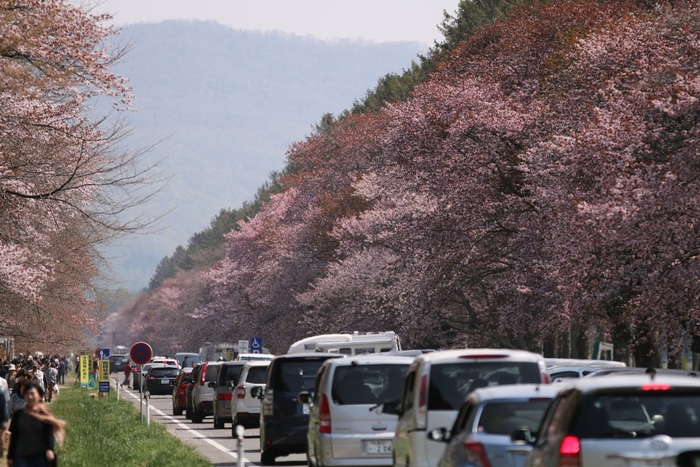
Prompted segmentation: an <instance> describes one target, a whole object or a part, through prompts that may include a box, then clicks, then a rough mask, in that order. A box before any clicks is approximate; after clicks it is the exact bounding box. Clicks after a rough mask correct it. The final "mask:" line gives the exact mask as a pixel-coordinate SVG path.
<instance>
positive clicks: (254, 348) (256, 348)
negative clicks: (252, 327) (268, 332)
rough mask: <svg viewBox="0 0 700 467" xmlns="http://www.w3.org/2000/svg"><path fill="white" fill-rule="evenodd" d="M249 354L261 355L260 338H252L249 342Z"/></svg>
mask: <svg viewBox="0 0 700 467" xmlns="http://www.w3.org/2000/svg"><path fill="white" fill-rule="evenodd" d="M250 353H263V346H262V337H253V338H252V339H251V340H250Z"/></svg>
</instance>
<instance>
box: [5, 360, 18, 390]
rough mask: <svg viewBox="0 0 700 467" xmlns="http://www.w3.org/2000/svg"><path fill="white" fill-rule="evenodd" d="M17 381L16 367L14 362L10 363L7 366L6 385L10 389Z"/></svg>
mask: <svg viewBox="0 0 700 467" xmlns="http://www.w3.org/2000/svg"><path fill="white" fill-rule="evenodd" d="M16 383H17V367H16V366H15V364H14V363H10V366H9V367H8V368H7V386H8V387H9V388H10V389H11V388H13V387H15V384H16Z"/></svg>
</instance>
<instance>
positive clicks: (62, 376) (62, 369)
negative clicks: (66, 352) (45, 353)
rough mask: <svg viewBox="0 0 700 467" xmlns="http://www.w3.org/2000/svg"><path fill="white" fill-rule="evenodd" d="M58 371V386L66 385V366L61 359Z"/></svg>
mask: <svg viewBox="0 0 700 467" xmlns="http://www.w3.org/2000/svg"><path fill="white" fill-rule="evenodd" d="M56 360H58V361H57V362H56V371H57V372H58V380H57V383H58V384H66V364H65V363H64V362H63V360H61V359H60V358H57V359H56Z"/></svg>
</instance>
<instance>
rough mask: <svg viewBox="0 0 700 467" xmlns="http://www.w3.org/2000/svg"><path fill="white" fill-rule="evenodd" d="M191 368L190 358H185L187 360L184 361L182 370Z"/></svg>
mask: <svg viewBox="0 0 700 467" xmlns="http://www.w3.org/2000/svg"><path fill="white" fill-rule="evenodd" d="M188 366H190V357H188V356H185V358H183V359H182V368H187V367H188Z"/></svg>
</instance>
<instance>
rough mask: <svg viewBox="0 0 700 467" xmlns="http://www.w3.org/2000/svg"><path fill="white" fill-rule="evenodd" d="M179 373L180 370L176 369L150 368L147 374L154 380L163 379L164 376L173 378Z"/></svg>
mask: <svg viewBox="0 0 700 467" xmlns="http://www.w3.org/2000/svg"><path fill="white" fill-rule="evenodd" d="M179 372H180V370H179V369H177V368H151V371H150V372H149V373H148V374H149V375H151V376H154V377H156V378H163V377H166V376H168V377H172V378H175V377H177V375H178V373H179Z"/></svg>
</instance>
